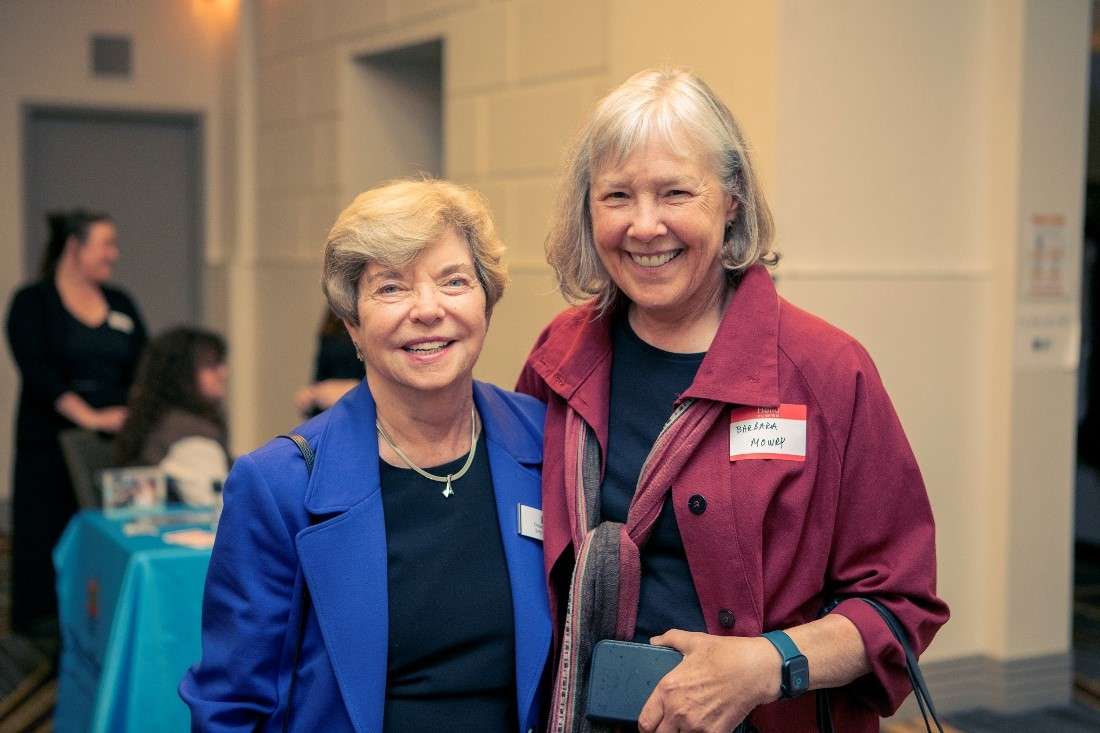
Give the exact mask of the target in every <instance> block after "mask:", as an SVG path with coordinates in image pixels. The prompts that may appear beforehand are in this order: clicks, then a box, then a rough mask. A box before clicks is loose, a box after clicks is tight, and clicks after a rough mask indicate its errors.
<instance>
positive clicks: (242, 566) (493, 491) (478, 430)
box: [180, 181, 550, 733]
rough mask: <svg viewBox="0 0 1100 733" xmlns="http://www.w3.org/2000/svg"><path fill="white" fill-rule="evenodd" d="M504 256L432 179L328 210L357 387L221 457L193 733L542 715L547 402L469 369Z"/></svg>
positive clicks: (464, 203) (334, 272)
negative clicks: (357, 364)
mask: <svg viewBox="0 0 1100 733" xmlns="http://www.w3.org/2000/svg"><path fill="white" fill-rule="evenodd" d="M502 250H503V247H502V246H501V244H500V241H499V239H498V238H497V236H496V234H495V232H494V229H493V225H492V221H491V219H490V217H489V214H488V211H487V209H486V207H485V205H484V203H483V201H482V199H481V198H480V197H479V196H478V195H477V194H475V193H474V192H472V191H469V190H468V189H464V188H461V187H458V186H455V185H453V184H450V183H446V182H443V181H399V182H395V183H391V184H387V185H385V186H382V187H380V188H376V189H373V190H371V191H368V192H366V193H364V194H362V195H360V196H359V197H358V198H356V200H355V201H354V202H353V203H352V204H351V206H349V207H348V208H347V209H346V210H345V211H344V212H343V213H342V214H341V215H340V217H339V219H338V220H337V222H336V225H335V226H334V227H333V229H332V231H331V232H330V233H329V237H328V242H327V244H326V247H325V265H324V279H323V286H324V290H325V294H326V296H327V298H328V301H329V305H330V307H331V308H332V309H333V311H334V312H335V313H336V314H337V315H338V316H339V317H340V318H341V320H343V321H344V323H345V325H346V326H347V328H348V331H349V333H350V335H351V337H352V339H353V340H354V342H355V345H356V347H357V351H358V352H359V353H360V354H361V357H362V358H363V361H364V363H365V366H366V375H367V376H366V380H365V381H364V382H363V383H362V384H361V385H360V386H359V387H357V388H356V389H354V390H352V391H351V392H350V393H348V394H347V395H346V396H345V397H344V398H343V399H342V400H340V401H339V402H338V403H337V404H336V405H335V406H333V407H332V408H331V409H330V410H328V411H326V412H324V413H322V414H321V415H319V416H317V417H315V418H314V419H312V420H310V421H309V422H307V423H305V424H304V425H302V426H300V427H299V428H298V430H297V433H296V435H295V436H292V439H290V440H288V439H285V438H280V439H276V440H273V441H271V442H270V443H268V444H267V445H265V446H263V447H262V448H260V449H259V450H257V451H255V452H253V453H250V454H248V455H246V456H243V457H242V458H240V459H238V461H237V462H236V465H235V466H234V467H233V471H232V473H231V474H230V476H229V479H228V481H227V483H226V487H225V495H224V497H225V508H224V510H223V512H222V516H221V521H220V523H219V527H218V536H217V541H216V543H215V545H214V552H213V556H212V557H211V561H210V570H209V573H208V576H207V581H206V594H205V598H204V606H203V655H202V660H201V662H199V663H198V664H197V665H195V666H194V667H192V669H191V670H189V671H188V673H187V675H186V677H185V678H184V680H183V682H182V684H181V685H180V694H181V696H182V697H183V699H184V701H185V702H186V703H187V704H188V705H189V706H190V707H191V711H192V727H193V729H194V730H196V731H246V730H247V731H252V730H265V731H268V730H278V731H331V732H333V733H338V732H340V731H349V732H350V731H355V732H356V733H373V732H375V731H399V730H400V731H417V730H451V729H461V730H479V731H494V730H499V731H505V730H520V731H530V730H532V729H535V728H537V727H538V726H539V721H540V719H541V714H542V709H541V702H542V700H541V699H540V697H541V694H542V692H544V691H545V685H544V679H543V673H544V670H545V668H546V658H547V654H548V652H549V648H550V621H549V613H548V609H547V600H546V588H545V584H544V582H543V564H542V544H541V530H542V527H541V512H540V510H539V508H540V506H541V499H540V480H539V472H540V468H541V464H542V423H543V414H544V408H543V405H542V404H541V403H540V402H538V401H536V400H534V399H532V398H529V397H525V396H522V395H518V394H514V393H511V392H506V391H504V390H501V389H498V388H496V387H493V386H491V385H487V384H483V383H480V382H475V381H474V380H473V377H472V370H473V367H474V364H475V362H476V361H477V357H478V355H479V353H480V351H481V347H482V344H483V342H484V338H485V332H486V329H487V327H488V322H489V316H490V314H491V312H492V308H493V306H494V305H495V303H496V302H497V301H498V300H499V298H500V296H501V294H502V292H503V288H504V283H505V280H506V274H505V270H504V266H503V264H502V262H501V252H502ZM296 443H298V444H297V445H296Z"/></svg>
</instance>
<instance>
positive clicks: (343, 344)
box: [294, 308, 363, 417]
mask: <svg viewBox="0 0 1100 733" xmlns="http://www.w3.org/2000/svg"><path fill="white" fill-rule="evenodd" d="M361 381H363V363H362V362H361V361H359V358H358V357H357V356H356V355H355V344H354V343H353V342H352V340H351V336H349V335H348V331H347V329H346V328H344V324H343V323H341V322H340V319H339V318H337V317H336V314H335V313H333V312H332V310H331V309H330V308H325V317H324V320H322V321H321V330H320V333H319V334H318V338H317V359H316V361H315V362H314V364H313V382H312V384H308V385H306V386H305V387H302V388H301V389H300V390H298V392H297V394H295V395H294V406H295V407H297V408H298V412H300V413H301V414H303V415H307V416H309V417H312V416H314V415H316V414H317V413H319V412H321V411H322V410H327V409H328V408H330V407H332V406H333V405H335V404H336V402H337V401H338V400H339V399H340V398H341V397H343V396H344V395H345V394H347V393H348V392H349V391H351V389H352V388H353V387H355V386H356V385H357V384H359V383H360V382H361Z"/></svg>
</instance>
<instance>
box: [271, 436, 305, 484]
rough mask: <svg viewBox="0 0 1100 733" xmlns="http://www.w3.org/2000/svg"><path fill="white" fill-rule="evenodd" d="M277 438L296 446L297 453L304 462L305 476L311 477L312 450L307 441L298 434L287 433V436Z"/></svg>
mask: <svg viewBox="0 0 1100 733" xmlns="http://www.w3.org/2000/svg"><path fill="white" fill-rule="evenodd" d="M279 437H280V438H286V439H287V440H290V441H293V443H294V445H296V446H298V452H299V453H301V454H302V458H303V459H304V460H305V462H306V476H312V475H313V448H312V447H311V446H310V444H309V441H308V440H306V439H305V438H304V437H302V436H301V435H299V434H298V433H288V434H287V435H280V436H279Z"/></svg>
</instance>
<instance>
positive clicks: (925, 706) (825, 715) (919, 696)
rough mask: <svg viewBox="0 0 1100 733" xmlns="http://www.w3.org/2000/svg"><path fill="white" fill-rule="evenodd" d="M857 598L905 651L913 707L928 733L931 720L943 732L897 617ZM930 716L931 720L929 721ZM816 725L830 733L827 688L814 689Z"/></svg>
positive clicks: (829, 709) (883, 607)
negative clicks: (876, 616)
mask: <svg viewBox="0 0 1100 733" xmlns="http://www.w3.org/2000/svg"><path fill="white" fill-rule="evenodd" d="M859 600H861V601H863V602H864V603H866V604H867V605H869V606H870V607H871V608H873V609H874V610H875V612H876V613H877V614H878V615H879V616H880V617H881V618H882V620H883V622H884V623H885V624H886V628H888V629H890V633H891V634H893V635H894V638H895V639H897V641H898V643H899V644H901V648H902V650H903V651H904V652H905V667H906V671H907V672H908V673H909V683H910V684H911V685H912V687H913V696H914V697H915V698H916V700H917V706H918V707H919V708H920V714H921V717H922V718H923V719H924V727H925V729H926V730H927V731H928V733H932V723H935V724H936V731H938V733H943V726H942V725H941V724H940V719H939V716H938V715H936V706H935V705H933V704H932V695H931V694H930V693H929V692H928V686H927V685H926V684H925V683H924V675H923V674H922V673H921V671H920V665H919V664H918V663H917V655H916V654H915V653H914V652H913V647H912V646H911V645H910V644H909V637H908V635H907V634H906V633H905V628H904V627H903V626H902V625H901V622H900V621H898V618H897V616H895V615H894V613H893V612H892V611H891V610H890V609H889V608H887V607H886V606H884V605H882V604H881V603H879V602H878V601H876V600H874V599H873V598H863V597H860V598H859ZM839 603H840V600H837V601H834V602H833V603H831V604H829V605H828V606H826V607H825V609H824V610H823V611H822V614H821V615H822V616H824V615H825V614H827V613H829V612H830V611H832V610H833V609H834V608H836V606H837V605H838V604H839ZM929 717H931V721H929ZM817 725H818V728H819V729H820V730H821V733H833V731H834V729H833V718H832V710H831V706H830V704H829V691H828V690H818V691H817Z"/></svg>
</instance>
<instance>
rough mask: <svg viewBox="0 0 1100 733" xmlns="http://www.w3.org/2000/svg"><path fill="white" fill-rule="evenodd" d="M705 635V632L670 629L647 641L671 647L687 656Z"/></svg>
mask: <svg viewBox="0 0 1100 733" xmlns="http://www.w3.org/2000/svg"><path fill="white" fill-rule="evenodd" d="M706 637H707V634H703V633H701V632H698V631H682V630H680V629H671V630H669V631H666V632H665V633H663V634H661V635H660V636H654V637H653V638H651V639H650V640H649V643H650V644H655V645H657V646H668V647H672V648H673V649H675V650H676V651H678V652H680V653H681V654H683V655H685V656H687V655H688V654H690V653H691V652H692V651H693V650H694V649H695V647H696V646H697V645H698V644H699V643H700V642H701V641H702V640H703V639H705V638H706Z"/></svg>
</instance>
